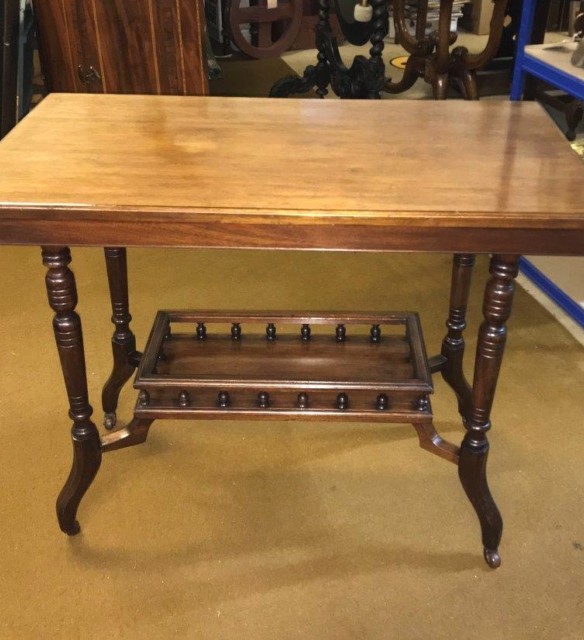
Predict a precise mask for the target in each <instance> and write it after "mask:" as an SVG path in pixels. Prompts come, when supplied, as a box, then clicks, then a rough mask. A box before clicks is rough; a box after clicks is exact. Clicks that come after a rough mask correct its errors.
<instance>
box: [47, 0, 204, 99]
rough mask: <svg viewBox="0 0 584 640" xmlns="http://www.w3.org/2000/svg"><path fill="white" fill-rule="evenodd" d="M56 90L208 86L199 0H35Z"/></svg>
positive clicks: (199, 90) (189, 90)
mask: <svg viewBox="0 0 584 640" xmlns="http://www.w3.org/2000/svg"><path fill="white" fill-rule="evenodd" d="M34 8H35V12H36V15H37V22H38V27H39V29H38V30H39V41H40V46H41V58H42V62H43V70H44V73H45V76H46V77H47V80H48V86H49V89H50V90H51V91H65V92H67V91H73V92H82V91H83V92H87V91H94V92H100V93H101V92H105V93H145V94H152V93H154V94H156V93H158V94H169V95H173V94H179V95H181V94H188V95H204V94H207V93H208V82H207V75H206V65H205V63H204V52H203V22H202V20H203V12H202V0H133V1H131V2H130V1H128V0H108V1H107V2H104V1H102V0H37V1H36V2H35V3H34Z"/></svg>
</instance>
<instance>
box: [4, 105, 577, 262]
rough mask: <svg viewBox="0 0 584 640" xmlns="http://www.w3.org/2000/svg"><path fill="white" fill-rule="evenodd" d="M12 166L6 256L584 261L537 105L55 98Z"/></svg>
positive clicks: (17, 143)
mask: <svg viewBox="0 0 584 640" xmlns="http://www.w3.org/2000/svg"><path fill="white" fill-rule="evenodd" d="M0 166H1V167H2V171H1V172H0V241H1V242H3V243H26V244H29V243H38V242H44V243H47V242H50V243H56V242H58V243H63V244H94V245H99V244H108V243H109V244H112V243H114V244H115V243H118V244H125V245H129V246H136V245H140V246H160V245H175V246H241V247H281V248H325V249H326V248H338V249H362V250H367V249H371V250H384V249H388V250H394V249H418V250H444V251H451V250H454V251H485V252H486V251H513V252H515V251H519V252H527V251H530V252H532V253H538V252H541V253H556V254H564V253H566V254H568V253H572V254H579V253H584V205H583V204H582V196H581V185H582V178H583V177H584V169H583V168H582V166H581V163H580V161H579V159H578V158H577V156H576V155H575V154H574V153H573V152H572V151H571V149H570V147H569V146H568V145H567V144H566V142H565V141H564V139H563V138H562V135H561V133H560V132H559V131H558V130H557V128H556V127H555V125H554V124H553V123H552V122H551V121H550V120H549V118H548V116H547V115H546V114H545V113H544V112H543V111H542V110H541V108H540V107H539V106H537V105H535V104H529V103H518V104H511V103H507V102H481V103H478V104H476V103H466V102H462V101H461V102H457V101H449V102H448V103H439V102H431V101H395V102H390V103H389V102H387V101H384V102H370V103H361V102H349V101H346V102H345V101H296V100H277V99H276V100H269V99H264V100H258V99H245V98H207V97H153V96H113V95H92V96H87V95H60V94H52V95H50V96H49V97H48V98H47V99H46V100H45V101H43V103H41V105H40V106H39V107H38V108H37V109H35V111H34V112H33V113H32V114H31V115H29V116H28V117H27V118H26V119H25V120H24V121H23V122H22V123H21V124H20V125H19V126H18V127H16V129H15V130H13V131H12V133H11V134H9V135H8V136H7V138H5V140H3V141H2V143H1V144H0Z"/></svg>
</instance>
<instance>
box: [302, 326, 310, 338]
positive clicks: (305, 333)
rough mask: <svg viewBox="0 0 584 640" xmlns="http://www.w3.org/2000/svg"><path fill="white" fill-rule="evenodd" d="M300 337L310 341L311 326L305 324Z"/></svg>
mask: <svg viewBox="0 0 584 640" xmlns="http://www.w3.org/2000/svg"><path fill="white" fill-rule="evenodd" d="M300 336H301V337H302V339H303V340H310V325H309V324H303V325H302V329H300Z"/></svg>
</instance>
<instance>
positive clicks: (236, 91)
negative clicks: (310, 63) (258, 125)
mask: <svg viewBox="0 0 584 640" xmlns="http://www.w3.org/2000/svg"><path fill="white" fill-rule="evenodd" d="M219 65H220V67H221V77H219V78H217V79H215V80H212V81H211V82H210V83H209V88H210V91H211V95H214V96H253V97H258V98H261V97H267V96H268V95H269V94H270V89H271V88H272V85H273V84H274V82H276V80H279V79H280V78H285V77H286V76H294V75H298V74H297V73H296V72H295V71H294V69H292V67H290V66H289V65H288V64H286V62H284V60H282V58H266V59H264V60H249V59H243V58H241V57H238V56H234V57H233V58H226V59H220V60H219ZM298 97H299V98H317V97H318V96H317V95H316V93H315V92H314V91H309V92H308V93H305V94H301V95H299V96H298Z"/></svg>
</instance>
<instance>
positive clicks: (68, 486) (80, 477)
mask: <svg viewBox="0 0 584 640" xmlns="http://www.w3.org/2000/svg"><path fill="white" fill-rule="evenodd" d="M72 439H73V465H72V467H71V471H70V473H69V477H68V478H67V481H66V482H65V486H64V487H63V489H62V490H61V493H60V494H59V497H58V498H57V518H58V520H59V527H60V528H61V531H63V532H64V533H66V534H67V535H70V536H74V535H76V534H77V533H79V531H80V527H79V523H78V522H77V519H76V516H77V509H78V508H79V503H80V502H81V499H82V498H83V496H84V495H85V493H86V491H87V490H88V489H89V487H90V486H91V483H92V482H93V479H94V478H95V476H96V474H97V472H98V470H99V467H100V465H101V444H100V441H99V435H98V433H97V429H96V428H95V425H93V424H91V425H88V426H87V427H86V428H85V429H84V430H80V429H76V428H73V432H72Z"/></svg>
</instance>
